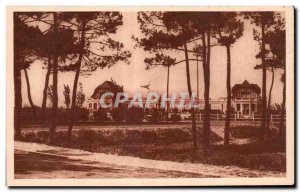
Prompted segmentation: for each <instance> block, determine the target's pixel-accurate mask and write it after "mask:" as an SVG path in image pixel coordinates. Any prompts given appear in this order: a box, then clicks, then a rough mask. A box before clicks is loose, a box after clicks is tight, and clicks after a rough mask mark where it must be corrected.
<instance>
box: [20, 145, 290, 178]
mask: <svg viewBox="0 0 300 192" xmlns="http://www.w3.org/2000/svg"><path fill="white" fill-rule="evenodd" d="M15 150H21V151H25V152H31V153H38V154H40V155H54V156H56V157H62V158H64V159H66V160H70V161H84V162H91V163H92V164H94V163H96V164H97V163H100V164H101V163H102V164H103V163H104V164H109V165H113V167H114V166H123V167H124V166H125V167H127V169H128V171H129V170H130V169H132V168H143V169H152V170H153V169H154V170H160V171H163V172H166V171H167V172H182V173H189V174H197V175H198V176H200V177H284V176H285V174H284V173H281V172H273V171H256V170H249V169H244V168H239V167H235V166H226V167H223V166H214V165H205V164H192V163H178V162H172V161H158V160H149V159H141V158H137V157H128V156H116V155H109V154H103V153H91V152H87V151H82V150H78V149H69V148H62V147H53V146H48V145H44V144H37V143H26V142H18V141H16V142H15ZM62 162H64V161H62ZM129 168H130V169H129ZM125 170H126V168H125ZM171 175H172V174H171ZM115 177H116V178H117V177H118V176H115Z"/></svg>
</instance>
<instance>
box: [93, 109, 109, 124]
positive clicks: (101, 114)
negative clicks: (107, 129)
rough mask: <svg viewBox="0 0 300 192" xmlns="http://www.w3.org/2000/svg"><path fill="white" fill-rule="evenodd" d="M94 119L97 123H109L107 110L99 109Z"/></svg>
mask: <svg viewBox="0 0 300 192" xmlns="http://www.w3.org/2000/svg"><path fill="white" fill-rule="evenodd" d="M94 119H95V120H96V121H107V120H108V117H107V113H106V110H104V109H102V108H99V109H98V110H97V111H95V112H94Z"/></svg>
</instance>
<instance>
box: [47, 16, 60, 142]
mask: <svg viewBox="0 0 300 192" xmlns="http://www.w3.org/2000/svg"><path fill="white" fill-rule="evenodd" d="M53 31H54V36H55V37H57V36H58V22H57V13H56V12H54V13H53ZM54 39H55V41H57V39H58V38H54ZM54 43H55V44H56V45H55V47H57V46H58V42H54ZM57 76H58V55H57V54H56V53H55V54H54V55H53V83H52V84H53V85H52V86H53V105H52V120H51V121H52V122H51V126H50V131H49V132H50V133H49V143H50V144H52V145H53V144H54V143H55V130H56V116H57V108H58V95H57V82H58V77H57Z"/></svg>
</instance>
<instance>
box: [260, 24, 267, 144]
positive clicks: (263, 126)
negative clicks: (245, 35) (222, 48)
mask: <svg viewBox="0 0 300 192" xmlns="http://www.w3.org/2000/svg"><path fill="white" fill-rule="evenodd" d="M261 35H262V38H261V41H262V47H261V64H262V101H261V104H262V110H261V132H260V139H261V140H263V139H264V137H265V129H266V102H267V101H266V100H267V98H266V82H267V68H266V64H265V23H264V22H262V25H261Z"/></svg>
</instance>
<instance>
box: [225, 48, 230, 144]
mask: <svg viewBox="0 0 300 192" xmlns="http://www.w3.org/2000/svg"><path fill="white" fill-rule="evenodd" d="M226 51H227V80H226V88H227V110H226V120H225V130H224V145H229V139H230V138H229V135H230V127H229V126H230V115H231V82H230V80H231V55H230V45H227V46H226Z"/></svg>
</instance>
